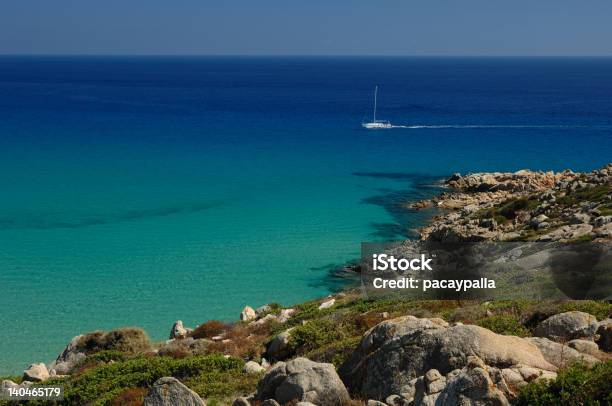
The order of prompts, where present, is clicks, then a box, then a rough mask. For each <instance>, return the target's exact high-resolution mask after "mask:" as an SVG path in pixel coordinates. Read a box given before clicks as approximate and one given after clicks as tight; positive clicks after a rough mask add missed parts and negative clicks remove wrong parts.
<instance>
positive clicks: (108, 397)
mask: <svg viewBox="0 0 612 406" xmlns="http://www.w3.org/2000/svg"><path fill="white" fill-rule="evenodd" d="M445 183H446V185H447V186H448V187H449V190H448V192H445V193H443V194H441V195H440V196H437V197H435V198H433V199H431V200H427V201H422V202H416V203H412V204H411V205H410V206H409V207H407V208H406V209H407V210H419V209H421V208H423V207H430V206H433V207H436V208H438V209H439V210H440V212H439V214H438V215H437V216H435V217H434V218H433V219H432V222H431V223H430V224H428V225H427V226H425V227H424V228H423V229H422V230H421V233H420V238H421V239H423V240H431V241H451V242H460V241H468V242H472V241H484V240H493V241H559V242H577V241H596V242H600V243H605V244H607V243H610V242H611V241H612V164H608V165H607V166H605V167H604V168H601V169H599V170H595V171H593V172H590V173H574V172H571V171H565V172H560V173H553V172H531V171H519V172H515V173H478V174H469V175H465V176H462V175H459V174H455V175H453V176H451V177H450V178H449V179H447V180H446V181H445ZM611 314H612V305H611V304H609V303H608V302H605V301H564V302H540V301H525V300H523V301H496V302H479V301H475V300H472V301H441V300H420V301H417V300H410V301H409V300H402V299H379V300H372V299H365V298H363V297H362V296H361V294H360V293H359V292H356V291H352V290H347V291H345V292H341V293H338V294H335V295H332V296H329V297H326V298H323V299H320V300H315V301H311V302H306V303H301V304H298V305H295V306H293V307H289V308H284V307H282V306H280V305H278V304H269V305H265V306H262V307H260V308H257V309H253V308H251V307H249V306H246V307H245V308H244V310H243V311H242V312H241V314H240V316H239V318H240V321H237V322H234V323H224V322H220V321H216V320H209V321H205V322H203V323H202V324H200V325H199V326H195V327H194V328H188V327H185V326H184V325H183V323H182V322H181V321H177V322H176V323H175V324H174V325H173V326H171V327H170V326H169V331H170V334H169V339H168V340H167V341H165V342H161V343H153V342H151V341H150V340H149V338H148V337H147V335H146V334H145V332H144V331H143V330H141V329H138V328H123V329H119V330H115V331H111V332H101V331H98V332H92V333H87V334H83V335H78V336H76V337H74V338H73V339H72V340H71V342H70V343H68V345H67V346H66V348H65V349H64V351H63V352H62V353H61V354H59V355H58V357H57V359H56V360H55V361H54V362H53V363H51V364H50V365H45V364H44V363H40V364H32V365H31V366H30V367H29V368H27V370H26V371H25V372H24V374H23V376H21V377H7V378H6V379H4V380H3V381H2V386H3V387H5V388H8V387H31V386H36V385H40V384H41V383H43V384H45V385H46V384H61V385H64V387H65V397H64V400H63V401H60V402H58V403H59V404H66V405H87V404H112V405H141V404H144V405H200V404H206V402H208V404H233V405H235V406H248V405H266V406H273V405H279V404H291V405H302V406H306V405H312V404H315V405H361V404H367V405H368V406H384V405H388V406H395V405H406V406H408V405H412V406H418V405H433V404H441V405H457V404H471V405H504V404H510V403H516V404H534V403H538V404H584V403H589V402H596V401H599V402H600V403H602V404H603V403H605V402H607V401H610V400H611V399H610V393H612V390H611V388H610V381H612V319H611V318H610V317H611ZM584 382H587V383H584ZM41 403H42V404H44V403H45V402H42V401H40V402H39V403H37V404H41ZM0 404H2V401H0ZM48 404H57V403H52V402H48Z"/></svg>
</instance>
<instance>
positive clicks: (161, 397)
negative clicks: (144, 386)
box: [144, 377, 206, 406]
mask: <svg viewBox="0 0 612 406" xmlns="http://www.w3.org/2000/svg"><path fill="white" fill-rule="evenodd" d="M144 406H206V403H205V402H204V401H203V400H202V398H200V396H198V394H197V393H195V392H194V391H192V390H191V389H189V388H188V387H186V386H185V385H183V384H182V383H181V382H180V381H179V380H178V379H176V378H173V377H163V378H159V379H158V380H157V381H155V383H154V384H153V386H152V387H151V389H150V390H149V393H148V394H147V396H146V397H145V399H144Z"/></svg>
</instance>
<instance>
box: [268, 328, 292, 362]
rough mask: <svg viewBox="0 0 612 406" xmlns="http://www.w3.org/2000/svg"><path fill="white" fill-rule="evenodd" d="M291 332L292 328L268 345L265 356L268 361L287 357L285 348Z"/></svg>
mask: <svg viewBox="0 0 612 406" xmlns="http://www.w3.org/2000/svg"><path fill="white" fill-rule="evenodd" d="M291 330H293V328H290V329H288V330H285V331H283V332H282V333H280V334H278V335H277V336H276V337H274V338H273V339H272V341H270V342H269V343H268V346H267V348H266V356H267V357H268V358H269V359H272V360H276V359H282V358H284V357H286V356H287V355H288V348H287V346H288V344H289V338H290V337H291Z"/></svg>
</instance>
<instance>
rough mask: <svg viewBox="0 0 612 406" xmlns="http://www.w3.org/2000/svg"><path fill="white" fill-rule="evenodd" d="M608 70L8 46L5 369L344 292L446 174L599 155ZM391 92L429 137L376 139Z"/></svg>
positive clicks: (605, 152) (0, 216)
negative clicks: (358, 266)
mask: <svg viewBox="0 0 612 406" xmlns="http://www.w3.org/2000/svg"><path fill="white" fill-rule="evenodd" d="M611 67H612V62H611V61H610V60H607V59H603V60H529V59H527V60H515V59H499V60H497V59H484V60H479V59H467V60H459V59H393V58H388V59H385V58H383V59H363V58H362V59H346V58H344V59H329V58H325V59H308V58H294V59H265V58H264V59H248V58H247V59H241V58H229V59H228V58H226V59H223V58H221V59H219V58H212V59H211V58H200V59H198V58H193V59H189V58H187V59H185V58H170V59H161V58H152V59H151V58H101V59H100V58H0V78H2V79H1V80H0V187H1V190H2V199H0V209H1V210H0V244H1V245H0V247H1V249H0V307H1V308H2V312H1V313H0V325H2V326H4V328H3V329H1V331H0V343H2V344H1V347H0V373H1V374H4V373H9V372H11V373H14V372H18V371H19V370H21V369H22V368H24V367H25V366H27V364H28V363H30V362H34V361H37V362H38V361H45V362H48V361H51V360H52V359H53V358H54V357H55V356H56V355H57V354H58V353H59V352H60V351H61V349H62V348H63V346H64V345H65V343H66V342H67V341H68V340H69V339H70V338H71V337H73V336H74V335H76V334H78V333H81V332H86V331H90V330H93V329H111V328H115V327H119V326H125V325H138V326H142V327H144V328H145V329H146V330H147V331H148V332H149V334H150V335H151V336H152V337H153V338H154V339H156V340H161V339H165V338H166V336H167V334H168V333H169V329H170V326H171V325H172V323H173V322H174V321H175V320H176V319H182V320H183V321H184V322H185V323H186V324H187V325H191V326H193V325H195V324H197V323H200V322H202V321H205V320H207V319H213V318H219V319H224V320H234V319H236V318H237V317H238V314H239V312H240V310H241V309H242V308H243V307H244V305H246V304H249V305H251V306H258V305H261V304H264V303H268V302H272V301H275V302H281V303H283V304H287V305H288V304H291V303H296V302H300V301H303V300H306V299H310V298H315V297H319V296H322V295H325V294H328V293H330V292H331V291H333V290H334V289H336V288H338V287H339V286H341V281H338V280H336V279H334V278H331V277H330V273H329V270H330V269H332V268H334V267H336V266H339V265H342V264H343V263H344V262H345V261H347V260H350V259H352V258H355V257H357V256H358V255H359V247H360V243H361V242H362V241H373V240H393V239H398V238H406V237H407V236H410V235H411V232H410V230H411V229H413V228H414V227H417V226H418V225H420V224H423V222H424V221H425V219H426V215H427V214H426V213H412V212H407V211H405V210H402V209H401V208H400V206H401V204H403V203H406V202H409V201H414V200H418V199H420V198H423V197H427V196H429V195H431V194H433V193H435V192H436V191H437V188H436V187H433V186H432V184H433V183H434V182H435V181H437V180H438V179H440V178H441V177H444V176H447V175H449V174H450V173H453V172H456V171H461V172H466V171H482V170H518V169H522V168H531V169H545V170H548V169H554V170H561V169H564V168H568V167H569V168H572V169H574V170H590V169H594V168H596V167H598V166H601V165H603V164H604V163H606V162H607V161H610V157H612V145H611V142H610V140H611V135H612V133H611V128H612V102H611V101H610V98H609V94H612V93H611V91H612V69H610V68H611ZM374 83H378V84H379V85H380V86H381V93H380V99H379V101H380V103H381V109H380V111H379V115H380V116H381V117H382V118H388V119H390V120H391V121H393V122H394V123H397V124H406V125H426V126H432V128H419V129H394V130H391V131H387V132H377V131H374V132H368V131H363V130H361V129H360V128H359V123H360V122H361V119H362V117H363V116H364V115H367V114H369V109H370V104H371V88H372V85H373V84H374ZM448 125H450V126H451V127H445V126H448ZM438 126H442V128H439V127H438Z"/></svg>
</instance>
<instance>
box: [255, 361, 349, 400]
mask: <svg viewBox="0 0 612 406" xmlns="http://www.w3.org/2000/svg"><path fill="white" fill-rule="evenodd" d="M255 398H256V399H258V400H262V401H263V400H266V399H274V400H276V401H278V402H279V403H281V404H285V403H287V402H291V401H298V402H300V401H301V402H311V403H314V404H316V405H320V406H327V405H342V404H345V403H346V402H347V401H348V400H349V399H350V397H349V394H348V391H347V390H346V387H345V386H344V384H343V383H342V381H341V380H340V378H339V377H338V374H337V373H336V370H335V368H334V366H333V365H332V364H325V363H319V362H314V361H311V360H309V359H307V358H296V359H293V360H291V361H289V362H286V363H285V362H278V363H277V364H276V365H275V366H274V367H273V368H272V369H270V370H269V371H268V373H267V374H266V375H265V376H264V377H263V379H262V380H261V381H260V382H259V384H258V385H257V394H256V395H255Z"/></svg>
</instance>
